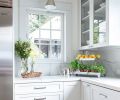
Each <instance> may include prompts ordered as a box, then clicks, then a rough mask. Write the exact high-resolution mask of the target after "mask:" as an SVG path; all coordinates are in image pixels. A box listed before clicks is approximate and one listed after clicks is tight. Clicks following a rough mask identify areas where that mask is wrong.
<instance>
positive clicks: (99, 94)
mask: <svg viewBox="0 0 120 100" xmlns="http://www.w3.org/2000/svg"><path fill="white" fill-rule="evenodd" d="M99 95H101V96H103V97H105V98H108V96H106V95H104V94H102V93H100V94H99Z"/></svg>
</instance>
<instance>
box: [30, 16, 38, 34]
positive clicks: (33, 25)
mask: <svg viewBox="0 0 120 100" xmlns="http://www.w3.org/2000/svg"><path fill="white" fill-rule="evenodd" d="M28 20H29V23H28V24H29V33H33V32H34V31H36V30H38V28H39V15H36V14H29V15H28Z"/></svg>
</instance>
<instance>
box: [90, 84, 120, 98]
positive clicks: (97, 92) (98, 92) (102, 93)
mask: <svg viewBox="0 0 120 100" xmlns="http://www.w3.org/2000/svg"><path fill="white" fill-rule="evenodd" d="M92 100H120V92H117V91H114V90H110V89H106V88H103V87H99V86H94V85H93V86H92Z"/></svg>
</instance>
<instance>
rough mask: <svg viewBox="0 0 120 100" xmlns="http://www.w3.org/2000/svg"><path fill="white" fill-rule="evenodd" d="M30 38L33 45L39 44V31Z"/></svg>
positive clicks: (30, 34)
mask: <svg viewBox="0 0 120 100" xmlns="http://www.w3.org/2000/svg"><path fill="white" fill-rule="evenodd" d="M28 38H29V39H30V40H31V41H32V42H33V43H38V41H39V29H37V30H35V31H33V32H31V33H29V36H28Z"/></svg>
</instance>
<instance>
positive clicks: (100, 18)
mask: <svg viewBox="0 0 120 100" xmlns="http://www.w3.org/2000/svg"><path fill="white" fill-rule="evenodd" d="M93 6H94V7H93V8H94V19H93V31H94V32H93V44H103V43H105V36H106V0H94V4H93Z"/></svg>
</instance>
